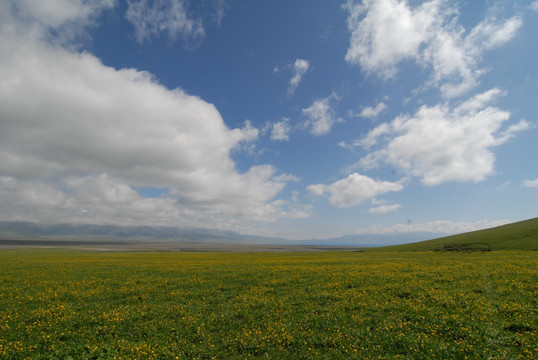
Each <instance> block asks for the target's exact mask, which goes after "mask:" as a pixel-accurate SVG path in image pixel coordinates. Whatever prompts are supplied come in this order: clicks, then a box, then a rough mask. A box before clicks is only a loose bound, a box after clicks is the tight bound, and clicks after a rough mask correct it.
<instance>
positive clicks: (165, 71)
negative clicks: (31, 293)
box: [0, 0, 538, 239]
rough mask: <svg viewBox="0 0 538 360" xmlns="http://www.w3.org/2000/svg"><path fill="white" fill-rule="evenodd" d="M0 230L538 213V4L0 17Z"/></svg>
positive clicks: (308, 223) (300, 4)
mask: <svg viewBox="0 0 538 360" xmlns="http://www.w3.org/2000/svg"><path fill="white" fill-rule="evenodd" d="M0 14H1V15H0V32H1V40H0V47H1V53H2V54H3V56H2V58H1V59H0V129H1V131H0V220H24V221H34V222H39V223H64V222H72V223H91V224H119V225H138V224H146V225H165V226H180V227H195V228H211V229H222V230H232V231H237V232H240V233H243V234H253V235H267V236H280V237H286V238H290V239H304V238H330V237H337V236H341V235H345V234H359V235H364V234H398V233H408V232H413V233H414V232H435V233H439V234H451V233H457V232H463V231H469V230H474V229H479V228H484V227H489V226H494V225H499V224H503V223H506V222H511V221H518V220H523V219H527V218H532V217H535V216H536V215H537V210H538V206H537V204H538V201H537V200H538V164H537V162H536V159H535V158H536V154H538V142H537V141H536V138H537V134H538V128H537V125H538V115H537V114H538V111H537V109H538V105H537V100H538V98H537V94H538V71H537V68H536V64H537V63H538V46H536V45H537V43H536V34H537V33H538V1H491V0H488V1H443V0H431V1H399V0H379V1H347V2H335V1H306V0H305V1H289V2H288V1H279V2H268V1H266V2H263V1H256V2H254V1H230V0H205V1H187V0H153V1H149V0H147V1H142V0H129V1H123V0H116V1H115V0H102V1H98V0H94V1H83V0H48V1H31V0H17V1H15V0H13V1H12V0H3V1H0Z"/></svg>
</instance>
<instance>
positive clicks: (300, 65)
mask: <svg viewBox="0 0 538 360" xmlns="http://www.w3.org/2000/svg"><path fill="white" fill-rule="evenodd" d="M309 68H310V63H309V62H308V60H303V59H297V60H295V63H294V64H293V77H292V78H291V80H290V86H289V87H288V95H293V93H295V89H297V86H299V83H300V82H301V80H302V79H303V76H304V74H306V72H307V71H308V69H309Z"/></svg>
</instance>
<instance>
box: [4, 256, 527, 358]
mask: <svg viewBox="0 0 538 360" xmlns="http://www.w3.org/2000/svg"><path fill="white" fill-rule="evenodd" d="M537 269H538V253H537V252H531V251H527V252H525V251H521V252H509V251H507V252H487V253H483V252H479V253H434V252H423V253H404V252H402V253H394V252H392V253H389V252H310V253H171V252H161V253H91V252H72V251H60V250H58V251H54V252H45V251H37V250H34V251H7V250H6V251H0V358H1V359H26V358H29V359H56V358H62V359H70V358H73V359H113V358H118V359H176V358H179V359H184V358H185V359H213V358H215V359H241V358H271V359H282V358H287V359H315V358H321V359H345V358H371V359H395V358H403V359H433V358H438V359H465V358H468V359H517V358H528V359H531V358H534V357H538V345H537V344H538V270H537Z"/></svg>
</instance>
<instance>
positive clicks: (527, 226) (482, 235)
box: [372, 218, 538, 251]
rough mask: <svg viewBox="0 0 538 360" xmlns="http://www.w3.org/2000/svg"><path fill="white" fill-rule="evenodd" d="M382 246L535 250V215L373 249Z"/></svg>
mask: <svg viewBox="0 0 538 360" xmlns="http://www.w3.org/2000/svg"><path fill="white" fill-rule="evenodd" d="M381 249H382V250H392V251H419V250H440V251H490V250H538V218H534V219H530V220H525V221H520V222H516V223H511V224H507V225H503V226H498V227H494V228H490V229H484V230H478V231H472V232H468V233H464V234H459V235H453V236H447V237H443V238H439V239H433V240H427V241H421V242H417V243H411V244H403V245H396V246H387V247H382V248H376V249H372V250H381Z"/></svg>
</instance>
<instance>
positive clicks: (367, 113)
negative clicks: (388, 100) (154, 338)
mask: <svg viewBox="0 0 538 360" xmlns="http://www.w3.org/2000/svg"><path fill="white" fill-rule="evenodd" d="M386 109H387V105H385V104H384V103H382V102H380V103H378V104H377V105H376V106H375V107H371V106H366V107H365V108H363V109H362V111H361V114H360V116H362V117H364V118H375V117H376V116H377V115H379V114H380V113H381V112H382V111H384V110H386Z"/></svg>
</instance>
